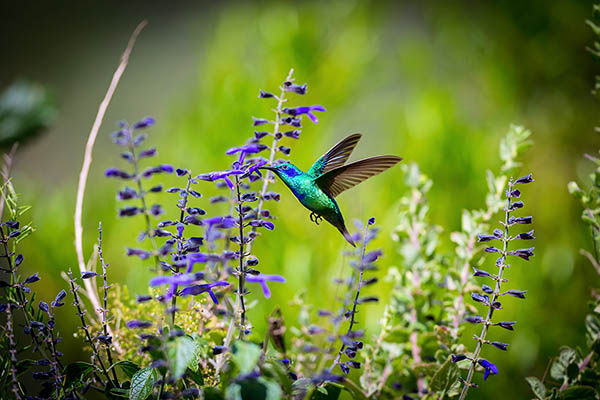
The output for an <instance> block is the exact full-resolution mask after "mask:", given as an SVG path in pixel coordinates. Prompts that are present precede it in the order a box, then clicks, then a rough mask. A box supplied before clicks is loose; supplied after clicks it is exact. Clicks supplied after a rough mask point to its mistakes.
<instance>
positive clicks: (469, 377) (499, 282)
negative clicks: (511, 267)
mask: <svg viewBox="0 0 600 400" xmlns="http://www.w3.org/2000/svg"><path fill="white" fill-rule="evenodd" d="M512 188H513V183H512V178H511V180H510V181H509V182H508V193H511V192H512ZM510 206H511V197H510V196H508V197H507V200H506V210H505V214H504V237H503V239H502V241H503V248H502V255H501V257H502V262H501V263H500V265H499V271H498V276H497V277H496V288H495V290H494V296H493V297H492V299H491V300H490V305H489V310H488V314H487V317H486V319H485V321H483V328H482V329H481V334H480V335H479V338H478V340H477V346H476V347H475V351H474V352H473V357H472V359H471V365H470V367H469V372H468V373H467V379H465V382H464V385H463V388H462V391H461V393H460V397H459V400H464V399H465V398H466V397H467V392H468V391H469V388H470V387H471V381H472V379H473V374H474V373H475V368H476V366H477V361H478V360H479V354H480V353H481V349H482V348H483V343H484V341H485V337H486V335H487V332H488V328H489V326H490V324H491V323H492V315H493V314H494V307H492V304H494V302H495V301H496V300H497V299H498V297H499V295H500V286H501V285H502V275H503V274H504V269H505V268H506V253H507V251H508V239H509V237H508V218H509V215H510V211H509V210H510Z"/></svg>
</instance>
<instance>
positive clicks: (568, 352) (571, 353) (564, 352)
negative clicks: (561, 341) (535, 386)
mask: <svg viewBox="0 0 600 400" xmlns="http://www.w3.org/2000/svg"><path fill="white" fill-rule="evenodd" d="M576 358H577V352H576V351H575V350H573V349H571V348H570V347H563V348H562V349H561V351H560V355H559V356H558V357H557V358H556V359H554V361H553V362H552V366H551V367H550V376H551V377H552V378H554V379H556V380H558V381H563V380H565V379H566V378H567V368H568V366H569V364H571V363H572V362H573V361H575V359H576Z"/></svg>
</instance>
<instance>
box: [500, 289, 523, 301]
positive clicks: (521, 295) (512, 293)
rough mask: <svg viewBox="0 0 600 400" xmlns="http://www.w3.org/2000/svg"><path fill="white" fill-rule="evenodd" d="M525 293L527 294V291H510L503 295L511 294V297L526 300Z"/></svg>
mask: <svg viewBox="0 0 600 400" xmlns="http://www.w3.org/2000/svg"><path fill="white" fill-rule="evenodd" d="M525 293H527V290H509V291H507V292H504V293H502V294H503V295H504V294H509V295H511V296H514V297H517V298H519V299H524V298H525Z"/></svg>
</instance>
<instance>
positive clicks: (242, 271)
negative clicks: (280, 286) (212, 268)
mask: <svg viewBox="0 0 600 400" xmlns="http://www.w3.org/2000/svg"><path fill="white" fill-rule="evenodd" d="M240 185H241V180H240V178H239V177H238V176H236V177H235V189H236V194H237V212H238V215H239V220H238V224H239V228H240V238H239V239H240V264H239V270H238V290H237V298H238V299H239V307H240V332H239V339H240V340H242V339H243V338H244V334H245V333H246V304H245V302H244V295H245V288H244V286H245V284H246V266H245V265H244V258H245V244H244V241H245V238H244V212H243V211H242V203H243V202H242V193H241V190H240Z"/></svg>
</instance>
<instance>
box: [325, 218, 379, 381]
mask: <svg viewBox="0 0 600 400" xmlns="http://www.w3.org/2000/svg"><path fill="white" fill-rule="evenodd" d="M368 231H369V224H365V232H364V234H363V246H362V249H361V255H360V264H359V268H360V273H359V275H358V285H357V287H356V294H355V295H354V302H353V304H352V313H351V314H350V325H349V326H348V331H347V332H346V335H347V336H348V335H350V333H351V332H352V328H353V327H354V324H355V322H356V321H355V318H354V316H355V315H356V307H357V306H358V297H359V296H360V289H361V288H362V283H363V274H364V268H363V267H364V265H363V264H364V259H365V252H366V249H367V233H368ZM345 348H346V345H345V344H344V343H342V346H341V347H340V350H339V351H338V354H337V356H336V357H335V360H333V363H332V364H331V367H329V372H331V371H333V368H335V366H336V365H338V364H339V362H340V359H341V358H342V354H343V352H344V349H345Z"/></svg>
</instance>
